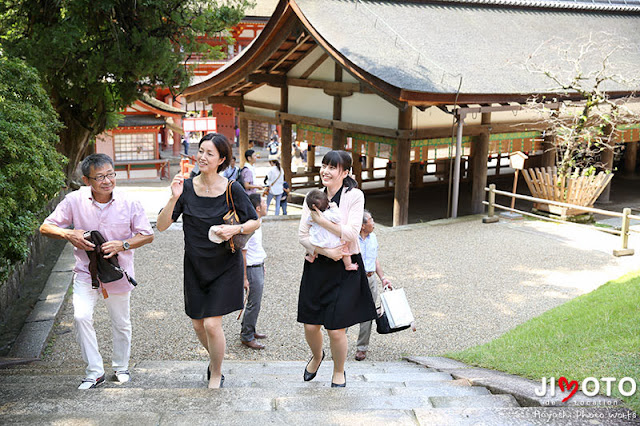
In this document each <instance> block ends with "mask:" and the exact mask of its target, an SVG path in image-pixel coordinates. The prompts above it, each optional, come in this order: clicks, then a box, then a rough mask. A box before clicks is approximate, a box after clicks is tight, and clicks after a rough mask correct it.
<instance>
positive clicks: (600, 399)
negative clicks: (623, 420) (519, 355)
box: [404, 356, 623, 408]
mask: <svg viewBox="0 0 640 426" xmlns="http://www.w3.org/2000/svg"><path fill="white" fill-rule="evenodd" d="M404 359H405V360H407V361H409V362H413V363H415V364H419V365H422V366H425V367H428V368H433V369H435V370H438V371H441V372H443V373H449V374H451V376H452V377H453V378H455V379H464V380H468V381H469V382H470V383H471V385H473V386H483V387H485V388H487V389H489V391H491V392H492V393H496V394H510V395H513V396H514V397H515V399H516V400H517V401H518V403H519V404H520V405H521V406H523V407H541V406H542V407H594V406H595V407H600V408H622V407H623V402H622V401H621V400H619V399H616V398H611V397H607V396H604V395H596V396H592V397H589V396H587V395H585V394H583V393H582V392H581V391H578V392H576V393H575V394H574V395H573V397H572V398H571V399H570V400H568V401H567V402H562V400H563V399H564V398H566V397H567V396H569V392H562V391H561V390H560V388H559V387H558V386H556V394H555V397H552V396H538V395H536V393H535V391H536V389H539V388H540V387H541V382H540V381H537V382H536V381H533V380H529V379H526V378H524V377H520V376H516V375H513V374H508V373H504V372H502V371H497V370H490V369H487V368H479V367H474V366H470V365H467V364H465V363H463V362H460V361H457V360H454V359H450V358H446V357H417V356H408V357H404ZM541 379H542V378H541Z"/></svg>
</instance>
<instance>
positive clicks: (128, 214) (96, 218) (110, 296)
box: [40, 154, 153, 389]
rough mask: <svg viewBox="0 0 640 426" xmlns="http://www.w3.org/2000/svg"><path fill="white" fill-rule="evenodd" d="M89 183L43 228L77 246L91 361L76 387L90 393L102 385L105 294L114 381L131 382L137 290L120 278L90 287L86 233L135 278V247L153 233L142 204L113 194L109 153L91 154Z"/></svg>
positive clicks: (79, 321)
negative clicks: (98, 312) (99, 322)
mask: <svg viewBox="0 0 640 426" xmlns="http://www.w3.org/2000/svg"><path fill="white" fill-rule="evenodd" d="M81 168H82V174H83V175H84V176H83V177H82V180H83V181H84V183H85V185H87V186H83V187H82V188H80V189H79V190H78V191H75V192H72V193H70V194H68V195H67V196H66V197H65V198H64V200H62V202H61V203H60V204H58V206H57V207H56V209H55V210H54V212H53V213H51V215H49V217H47V218H46V219H45V221H44V223H43V224H42V226H40V232H41V233H42V235H44V236H47V237H50V238H55V239H64V240H67V241H69V242H70V243H71V244H73V245H74V249H73V252H74V256H75V258H76V264H75V268H74V270H73V271H74V272H75V275H74V280H73V315H74V323H75V330H76V338H77V341H78V343H79V344H80V349H81V351H82V358H83V359H84V361H85V362H86V363H87V368H86V377H85V379H83V380H82V383H81V384H80V386H79V387H78V389H91V388H95V387H96V386H98V385H100V384H102V383H104V380H105V372H104V364H103V361H102V356H101V355H100V352H99V351H98V341H97V338H96V332H95V329H94V327H93V311H94V308H95V305H96V303H97V301H98V299H99V298H100V296H102V297H103V298H104V301H105V303H106V306H107V310H108V312H109V316H110V318H111V330H112V332H113V359H112V367H113V369H114V371H115V376H116V380H118V381H119V382H127V381H129V379H130V374H129V356H130V353H131V320H130V315H129V300H130V296H131V290H132V289H133V286H132V285H131V283H130V282H129V281H128V280H127V277H126V276H124V277H123V278H122V279H120V280H117V281H113V282H109V283H103V282H100V286H99V288H97V289H95V288H92V285H91V274H90V272H89V256H87V251H92V250H94V247H95V246H94V245H93V244H92V243H91V242H89V241H87V240H86V239H85V238H84V233H85V232H86V231H100V233H101V234H102V235H103V236H104V238H105V240H106V242H105V243H104V244H102V251H103V252H104V253H106V254H105V255H104V257H105V258H110V257H113V256H116V255H117V256H118V262H119V264H120V267H122V268H123V269H124V270H125V271H126V272H127V274H128V275H129V276H130V277H133V276H134V270H133V252H134V249H136V248H138V247H141V246H143V245H145V244H148V243H150V242H152V241H153V230H152V229H151V225H150V224H149V220H148V219H147V216H146V214H145V212H144V209H143V208H142V206H141V204H140V202H139V201H136V200H133V199H130V198H129V197H127V195H126V194H125V193H123V192H120V191H118V190H115V186H116V173H115V170H114V165H113V160H111V158H110V157H109V156H108V155H105V154H92V155H90V156H88V157H87V158H85V159H84V160H83V161H82V165H81ZM68 228H73V229H68Z"/></svg>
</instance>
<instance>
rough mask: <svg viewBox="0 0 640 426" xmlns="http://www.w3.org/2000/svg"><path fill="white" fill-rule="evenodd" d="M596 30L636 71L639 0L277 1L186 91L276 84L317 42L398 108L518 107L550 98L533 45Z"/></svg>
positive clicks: (200, 94) (230, 92) (202, 95)
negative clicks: (263, 20)
mask: <svg viewBox="0 0 640 426" xmlns="http://www.w3.org/2000/svg"><path fill="white" fill-rule="evenodd" d="M599 31H608V32H610V33H612V34H617V35H622V36H624V37H626V38H627V39H628V40H629V41H630V43H631V44H632V46H631V47H632V48H631V49H630V50H628V51H625V52H624V53H623V55H624V58H622V57H620V56H618V57H615V56H614V57H612V58H611V61H612V62H620V63H624V65H625V67H626V69H627V70H634V69H635V70H637V69H640V0H592V1H588V2H587V1H573V0H556V1H550V0H547V1H544V0H543V1H532V0H446V1H444V0H429V1H426V0H423V1H420V0H404V1H403V0H399V1H365V0H281V1H280V2H279V3H278V5H277V7H276V9H275V11H274V14H273V16H272V17H271V19H270V20H269V22H268V23H267V25H266V27H265V28H264V30H263V32H262V33H261V34H260V36H259V37H258V38H256V39H255V40H254V41H253V42H252V43H251V44H250V45H249V46H248V47H247V48H246V49H245V50H244V51H243V52H242V54H240V55H238V56H237V57H236V58H234V60H233V61H231V62H230V63H228V64H227V65H226V66H224V67H223V68H221V69H219V70H218V71H217V72H216V73H215V74H213V76H212V77H211V78H209V79H208V80H205V81H203V82H200V83H198V84H195V85H193V86H191V87H189V88H188V89H187V90H186V91H185V95H187V99H188V101H189V102H192V101H196V100H206V99H207V98H208V97H209V96H214V95H217V96H220V95H226V96H239V95H241V94H244V93H247V92H249V91H251V90H254V89H255V88H257V87H259V86H260V85H262V84H265V83H266V82H269V84H272V85H277V84H283V82H285V81H286V77H285V74H286V73H287V72H288V71H289V70H290V69H291V68H292V67H293V66H294V65H295V64H297V63H298V62H299V61H300V60H302V59H303V58H304V57H305V56H306V55H307V54H308V53H309V52H310V51H311V50H313V48H314V47H315V46H316V45H319V46H320V47H321V48H322V49H323V50H324V51H325V52H326V53H327V54H328V55H329V56H330V57H331V58H332V59H334V60H335V61H337V62H338V63H340V64H341V65H342V66H343V67H344V68H345V69H346V70H347V71H348V72H350V73H351V74H352V75H353V76H354V77H356V78H357V79H358V80H359V81H360V82H361V87H360V89H361V90H360V91H371V90H372V91H374V92H375V93H378V94H379V95H381V96H383V97H384V98H385V99H387V100H389V101H391V102H394V103H396V104H404V103H409V104H412V105H416V106H421V105H422V106H429V105H436V104H452V103H454V102H458V103H480V104H487V103H491V102H509V101H516V102H522V101H524V100H526V99H527V98H528V97H529V96H530V95H531V94H535V93H540V94H552V92H553V91H552V90H551V88H552V84H551V83H550V80H549V79H548V78H546V77H544V76H542V75H535V74H532V73H530V72H529V71H528V70H526V68H525V67H524V64H525V61H526V59H527V58H528V57H529V55H531V54H532V53H533V52H534V50H535V49H536V48H537V47H538V46H540V45H541V44H543V43H544V42H548V41H549V40H550V39H551V38H557V39H562V40H566V41H574V40H576V39H578V38H580V37H586V36H588V35H589V34H590V33H596V32H599ZM631 75H634V74H633V73H631ZM297 84H299V85H300V82H299V81H298V82H297ZM636 84H637V83H636ZM357 89H358V87H356V90H357ZM606 89H607V90H608V91H609V92H610V93H614V94H615V93H618V94H624V93H629V92H631V91H633V90H631V89H630V88H628V87H627V86H623V85H610V86H609V87H606ZM635 89H638V87H635Z"/></svg>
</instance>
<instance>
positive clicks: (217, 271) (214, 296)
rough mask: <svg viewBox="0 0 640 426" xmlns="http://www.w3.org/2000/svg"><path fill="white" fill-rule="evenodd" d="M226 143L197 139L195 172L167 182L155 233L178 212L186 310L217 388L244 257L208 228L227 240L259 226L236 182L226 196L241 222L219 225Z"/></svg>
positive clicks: (239, 298)
mask: <svg viewBox="0 0 640 426" xmlns="http://www.w3.org/2000/svg"><path fill="white" fill-rule="evenodd" d="M230 158H231V145H229V141H228V140H227V138H226V137H224V136H223V135H220V134H217V133H210V134H208V135H206V136H204V137H203V138H202V139H201V140H200V145H199V149H198V155H197V161H198V166H199V168H200V174H199V175H198V176H196V177H194V178H193V179H184V177H183V176H182V173H179V174H177V175H176V176H175V177H174V178H173V182H171V198H170V199H169V202H168V203H167V205H166V206H165V208H164V209H163V210H162V211H161V212H160V214H159V215H158V222H157V225H156V226H157V228H158V231H164V230H165V229H167V228H168V227H169V226H170V225H171V223H173V222H175V221H176V220H177V219H178V218H179V217H180V215H182V220H183V229H184V302H185V311H186V313H187V315H188V316H189V317H190V318H191V321H192V322H193V328H194V330H195V332H196V335H197V336H198V340H200V343H202V346H204V348H205V349H206V350H207V352H209V357H210V364H209V367H208V368H207V376H208V378H209V387H210V388H218V387H220V386H222V382H223V381H224V376H223V375H222V372H221V368H222V359H223V358H224V352H225V346H226V340H225V337H224V332H223V330H222V316H223V315H225V314H228V313H231V312H233V311H238V310H240V309H242V307H243V285H244V263H243V262H244V260H243V258H242V250H236V252H235V253H232V252H231V250H230V249H229V248H228V245H227V244H226V243H222V244H215V243H213V242H211V241H210V240H209V238H208V235H209V228H210V227H211V226H212V225H218V230H217V231H216V234H217V235H218V236H219V237H220V238H221V239H222V240H225V241H226V240H229V238H231V237H232V236H234V235H237V234H250V233H252V232H253V231H255V230H256V229H257V228H258V226H259V222H258V220H257V219H258V215H257V214H256V211H255V209H254V208H253V205H252V204H251V202H250V201H249V197H248V196H247V194H246V193H245V192H244V189H243V188H242V186H241V185H240V184H239V183H236V182H233V183H232V185H231V195H232V196H233V202H234V203H235V207H236V211H237V213H238V216H239V217H240V223H242V225H224V224H223V223H224V221H223V219H222V218H223V216H224V215H225V214H226V213H227V212H228V211H229V206H227V200H226V192H227V187H228V182H229V181H228V180H227V179H226V178H224V177H222V176H221V175H220V174H218V172H219V171H221V170H224V169H225V168H226V167H227V166H228V165H229V160H230Z"/></svg>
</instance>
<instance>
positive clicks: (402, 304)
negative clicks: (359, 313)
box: [380, 288, 413, 328]
mask: <svg viewBox="0 0 640 426" xmlns="http://www.w3.org/2000/svg"><path fill="white" fill-rule="evenodd" d="M380 300H381V301H382V307H383V308H384V311H385V312H386V313H387V318H388V319H389V325H390V326H391V328H398V327H404V326H405V325H409V324H411V323H412V322H413V314H412V313H411V308H410V307H409V302H408V301H407V296H406V295H405V294H404V289H402V288H399V289H395V290H392V291H385V292H383V293H382V294H381V295H380Z"/></svg>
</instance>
